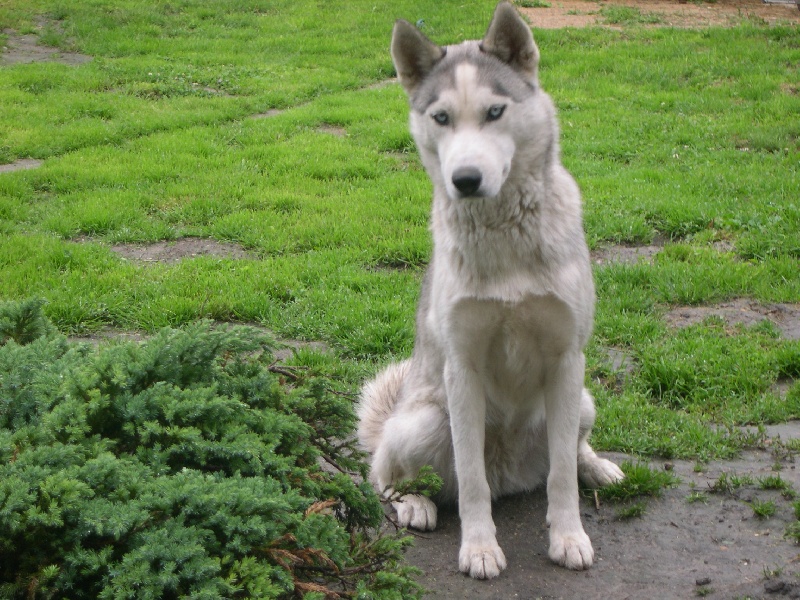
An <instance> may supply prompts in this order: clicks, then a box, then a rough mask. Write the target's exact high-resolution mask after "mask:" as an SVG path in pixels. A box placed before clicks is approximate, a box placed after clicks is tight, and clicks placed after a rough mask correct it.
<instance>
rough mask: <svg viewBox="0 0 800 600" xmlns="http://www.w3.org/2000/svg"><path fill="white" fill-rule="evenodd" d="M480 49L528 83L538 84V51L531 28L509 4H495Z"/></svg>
mask: <svg viewBox="0 0 800 600" xmlns="http://www.w3.org/2000/svg"><path fill="white" fill-rule="evenodd" d="M481 50H483V51H484V52H487V53H489V54H493V55H494V56H496V57H497V58H499V59H500V60H502V61H503V62H504V63H507V64H508V65H509V66H510V67H511V68H512V69H514V70H515V71H518V72H519V73H520V74H521V75H522V76H523V77H524V78H525V79H526V80H527V81H528V82H529V83H532V84H533V85H536V84H537V80H538V76H539V49H538V48H537V47H536V43H535V42H534V41H533V34H532V33H531V28H530V27H528V24H527V23H526V22H525V21H524V19H523V18H522V17H521V16H520V15H519V13H518V12H517V11H516V9H515V8H514V7H513V6H511V4H509V3H508V2H501V3H500V4H498V5H497V8H496V9H495V11H494V16H493V17H492V22H491V23H490V24H489V30H488V31H487V32H486V35H485V36H483V40H482V41H481Z"/></svg>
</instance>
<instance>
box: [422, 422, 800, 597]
mask: <svg viewBox="0 0 800 600" xmlns="http://www.w3.org/2000/svg"><path fill="white" fill-rule="evenodd" d="M770 433H771V434H773V435H776V434H778V433H779V434H780V437H781V439H783V440H787V439H791V438H798V437H800V424H798V423H791V424H787V425H781V426H779V427H777V428H774V429H770ZM605 456H608V457H610V458H613V459H614V460H617V461H622V460H625V459H626V458H627V457H625V456H624V455H621V454H606V455H605ZM775 462H776V458H775V455H774V453H773V452H770V451H767V450H759V451H752V452H747V453H745V454H744V455H743V456H742V457H741V458H740V459H737V460H735V461H729V462H724V463H713V464H710V465H708V467H707V468H708V470H707V471H705V472H702V473H696V472H695V471H694V463H691V462H687V461H674V462H671V463H670V465H671V468H672V470H673V472H674V473H675V474H676V475H678V476H679V477H680V479H681V483H680V484H679V485H678V486H677V487H675V488H672V489H668V490H666V491H665V492H664V494H663V496H662V497H661V498H658V499H653V500H650V501H649V502H648V503H647V509H646V512H645V514H644V515H643V516H641V517H637V518H632V519H627V520H623V519H620V518H619V517H618V516H617V512H618V511H619V507H620V505H618V504H615V503H605V504H602V505H601V506H600V508H599V510H598V509H597V508H596V507H595V506H594V502H593V501H592V500H591V499H590V498H584V499H583V500H582V503H581V509H582V514H583V522H584V526H585V528H586V532H587V533H588V534H589V537H591V538H592V541H593V544H594V549H595V553H596V554H595V564H594V566H593V567H592V569H590V570H588V571H585V572H574V571H567V570H566V569H562V568H560V567H556V566H554V565H553V564H552V563H551V562H550V561H549V559H548V558H547V540H548V538H547V529H546V527H545V525H544V522H545V514H546V512H547V504H546V498H545V494H544V491H542V490H539V491H537V492H534V493H531V494H521V495H517V496H513V497H509V498H504V499H501V500H500V501H499V502H497V503H495V505H494V508H493V511H494V518H495V524H496V525H497V531H498V541H499V543H500V545H501V546H502V547H503V550H504V552H505V554H506V558H507V559H508V568H507V569H506V571H504V572H503V573H501V574H500V577H499V578H497V579H494V580H491V581H475V580H473V579H470V578H469V577H467V576H464V575H462V574H461V573H459V572H458V569H457V560H458V545H459V535H460V533H459V532H460V529H459V523H458V515H457V514H456V512H455V510H454V509H449V510H444V511H442V512H441V513H440V520H439V528H438V529H437V530H436V531H434V532H432V533H426V534H424V536H422V537H420V538H419V539H417V541H416V544H415V547H414V548H413V549H411V550H410V551H409V553H408V558H409V560H410V562H411V563H412V564H414V565H415V566H417V567H419V568H420V569H422V571H423V572H424V576H423V577H421V578H420V582H421V583H422V584H423V585H424V586H425V587H427V588H428V589H429V590H431V592H432V594H431V596H430V597H432V598H442V599H451V598H452V599H460V598H481V599H491V600H494V599H496V600H501V599H503V600H505V599H509V598H520V599H526V600H528V599H529V600H532V599H535V598H543V599H554V598H563V599H565V600H571V599H576V598H581V599H595V598H596V599H598V600H599V599H615V600H616V599H626V598H630V599H640V598H652V599H656V598H657V599H659V600H662V599H671V598H676V599H677V598H696V597H700V596H703V597H706V598H714V599H720V600H722V599H726V600H727V599H734V598H752V599H756V598H765V599H766V598H800V579H798V575H800V565H798V562H797V561H798V560H800V548H799V547H798V546H797V545H795V544H794V543H792V542H791V541H789V540H787V539H785V538H784V537H783V536H784V532H785V530H786V527H787V525H789V523H791V522H794V521H795V516H794V514H793V512H792V506H791V502H790V501H788V500H786V499H785V498H783V497H781V495H780V493H779V492H778V491H773V490H763V489H760V487H759V485H758V480H759V479H760V478H764V477H769V476H772V475H776V474H779V475H780V476H781V478H782V479H784V480H785V481H787V482H790V483H791V484H792V485H793V486H794V488H795V489H796V490H800V472H798V470H796V469H795V465H794V463H793V462H792V461H791V460H787V458H786V457H784V458H783V460H782V462H781V465H782V467H783V468H782V470H781V471H779V472H776V471H774V470H773V465H774V464H775ZM663 466H664V462H663V461H657V462H653V463H651V467H652V468H663ZM723 472H724V473H728V474H729V475H730V474H736V475H738V476H740V477H744V476H747V475H749V476H750V477H751V478H752V480H753V482H754V483H752V484H749V485H745V486H743V487H742V488H740V489H737V490H733V491H732V492H730V493H711V492H710V486H711V485H713V484H714V482H716V481H717V480H718V479H719V477H720V474H721V473H723ZM693 492H704V496H705V502H703V501H697V502H689V501H688V500H687V498H689V497H690V494H692V493H693ZM754 500H755V501H762V502H769V501H772V502H774V503H775V505H776V511H775V514H774V515H773V516H772V517H771V518H769V519H760V518H757V517H756V516H755V514H754V512H753V508H752V506H751V504H750V503H752V502H753V501H754Z"/></svg>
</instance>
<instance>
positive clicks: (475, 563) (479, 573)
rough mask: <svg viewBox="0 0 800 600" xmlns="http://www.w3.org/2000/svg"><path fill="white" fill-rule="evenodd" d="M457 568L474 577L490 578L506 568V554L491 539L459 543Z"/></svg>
mask: <svg viewBox="0 0 800 600" xmlns="http://www.w3.org/2000/svg"><path fill="white" fill-rule="evenodd" d="M458 568H459V570H460V571H461V572H462V573H466V574H468V575H469V576H470V577H472V578H474V579H492V578H493V577H497V576H498V575H499V574H500V571H502V570H503V569H505V568H506V556H505V554H503V551H502V550H501V549H500V546H498V545H497V542H496V541H495V540H494V539H493V540H491V543H487V544H468V543H462V544H461V551H460V552H459V554H458Z"/></svg>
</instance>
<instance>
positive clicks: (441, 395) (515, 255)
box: [358, 2, 623, 579]
mask: <svg viewBox="0 0 800 600" xmlns="http://www.w3.org/2000/svg"><path fill="white" fill-rule="evenodd" d="M392 58H393V60H394V64H395V67H396V69H397V73H398V75H399V79H400V83H401V84H402V86H403V88H405V91H406V92H407V94H408V98H409V102H410V105H411V115H410V123H411V132H412V134H413V136H414V139H415V141H416V143H417V147H418V148H419V152H420V156H421V157H422V162H423V163H424V165H425V168H426V169H427V171H428V174H429V176H430V178H431V181H432V182H433V190H434V191H433V211H432V219H431V230H432V232H433V241H434V250H433V257H432V260H431V263H430V266H429V267H428V271H427V273H426V276H425V280H424V283H423V286H422V295H421V300H420V304H419V308H418V312H417V323H416V327H417V335H416V342H415V346H414V352H413V355H412V357H411V358H410V359H408V360H406V361H404V362H401V363H398V364H393V365H391V366H389V367H388V368H387V369H385V370H384V371H383V372H381V373H380V374H379V375H378V376H377V377H376V378H375V379H374V380H373V381H370V382H369V383H367V384H366V385H365V386H364V388H363V390H362V394H361V400H360V405H359V417H360V425H359V431H358V434H359V439H360V441H361V443H362V445H363V446H364V447H365V449H367V450H368V451H369V452H370V453H371V454H372V478H373V481H374V483H375V484H376V485H377V487H378V489H379V490H380V491H381V492H383V493H386V494H391V493H392V486H393V485H394V484H395V483H396V482H398V481H400V480H402V479H409V478H412V477H414V476H415V475H416V474H417V473H418V471H419V469H420V468H421V467H423V466H425V465H430V466H432V467H433V468H434V470H435V471H436V472H437V473H438V474H439V475H440V476H441V477H442V478H443V480H444V486H443V488H442V491H441V493H440V499H441V500H445V501H447V500H451V501H452V500H455V499H456V498H457V499H458V508H459V514H460V517H461V531H462V539H461V550H460V553H459V561H458V562H459V568H460V569H461V571H463V572H464V573H469V574H470V575H471V576H472V577H476V578H481V579H483V578H490V577H496V576H497V575H498V574H499V573H500V571H501V570H503V569H504V568H505V566H506V559H505V556H504V555H503V551H502V550H501V549H500V546H499V545H498V544H497V540H496V538H495V525H494V521H493V520H492V510H491V501H492V498H497V497H499V496H501V495H504V494H512V493H515V492H520V491H525V490H530V489H533V488H534V487H536V486H537V485H539V484H541V483H542V482H543V481H544V480H545V478H546V480H547V498H548V510H547V521H548V523H549V525H550V549H549V555H550V558H551V559H552V560H553V561H555V562H556V563H558V564H560V565H563V566H565V567H568V568H570V569H585V568H588V567H590V566H591V565H592V560H593V558H594V551H593V549H592V544H591V541H590V540H589V537H588V536H587V535H586V533H585V532H584V530H583V525H582V523H581V519H580V513H579V507H578V477H580V478H581V480H582V481H583V482H584V483H585V484H587V485H589V486H592V487H597V486H602V485H606V484H609V483H611V482H614V481H618V480H620V479H622V477H623V474H622V471H620V469H619V468H618V467H617V466H616V465H615V464H614V463H612V462H610V461H608V460H605V459H603V458H599V457H598V456H597V455H596V454H595V453H594V451H593V450H592V448H591V447H590V446H589V443H588V437H589V433H590V430H591V428H592V425H593V423H594V418H595V408H594V400H593V398H592V396H591V395H590V394H589V392H588V391H587V390H586V389H585V388H584V362H585V361H584V355H583V349H584V346H585V345H586V342H587V340H588V338H589V335H590V333H591V329H592V320H593V315H594V285H593V282H592V272H591V266H590V261H589V252H588V249H587V246H586V241H585V238H584V234H583V224H582V217H581V201H580V192H579V190H578V187H577V185H576V184H575V182H574V180H573V179H572V177H571V176H570V175H569V173H568V172H567V171H566V170H565V169H564V167H563V166H562V165H561V162H560V159H559V144H558V125H557V122H556V117H555V108H554V106H553V103H552V101H551V100H550V98H549V96H548V95H547V94H546V93H545V92H543V91H542V89H541V88H540V86H539V81H538V76H537V71H538V63H539V51H538V49H537V47H536V44H535V43H534V41H533V36H532V35H531V30H530V28H529V27H528V25H527V24H526V23H525V21H523V19H522V18H521V17H520V16H519V14H518V13H517V11H516V10H515V9H514V8H513V7H512V6H511V5H510V4H508V3H505V2H503V3H501V4H499V5H498V6H497V9H496V10H495V13H494V17H493V19H492V21H491V24H490V25H489V29H488V31H487V32H486V35H485V36H484V38H483V40H481V41H468V42H464V43H462V44H460V45H456V46H447V47H440V46H437V45H436V44H434V43H433V42H431V41H430V40H428V39H427V38H426V37H425V36H424V35H422V34H421V33H420V32H419V31H418V30H417V29H416V28H415V27H413V26H412V25H411V24H409V23H408V22H406V21H402V20H401V21H398V22H397V23H396V24H395V27H394V32H393V36H392ZM394 506H395V509H396V510H397V513H398V519H399V522H400V523H401V524H402V525H404V526H410V527H413V528H416V529H422V530H426V529H433V528H434V527H435V526H436V505H435V504H434V503H433V502H432V501H431V500H429V499H428V498H426V497H423V496H415V495H406V496H403V497H402V498H400V499H399V501H397V502H395V503H394Z"/></svg>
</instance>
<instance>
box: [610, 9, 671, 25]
mask: <svg viewBox="0 0 800 600" xmlns="http://www.w3.org/2000/svg"><path fill="white" fill-rule="evenodd" d="M600 16H602V17H603V21H604V22H605V23H607V24H609V25H628V26H630V25H656V24H658V23H663V21H664V19H663V17H662V16H661V15H659V14H658V13H651V12H644V11H642V10H640V9H638V8H636V7H634V6H604V7H603V8H601V9H600Z"/></svg>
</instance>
